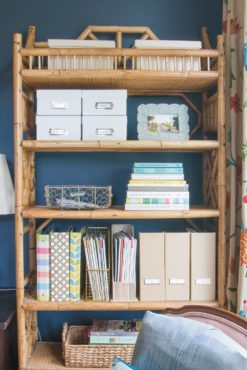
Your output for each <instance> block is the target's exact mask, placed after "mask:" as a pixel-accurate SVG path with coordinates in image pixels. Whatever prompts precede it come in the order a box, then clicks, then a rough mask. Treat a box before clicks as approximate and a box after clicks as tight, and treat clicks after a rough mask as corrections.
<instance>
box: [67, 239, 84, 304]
mask: <svg viewBox="0 0 247 370" xmlns="http://www.w3.org/2000/svg"><path fill="white" fill-rule="evenodd" d="M80 292H81V233H78V232H70V245H69V300H70V301H79V300H80Z"/></svg>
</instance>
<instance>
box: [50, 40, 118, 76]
mask: <svg viewBox="0 0 247 370" xmlns="http://www.w3.org/2000/svg"><path fill="white" fill-rule="evenodd" d="M48 46H49V47H50V48H102V49H105V48H106V49H113V48H115V47H116V43H115V41H104V40H51V39H50V40H48ZM48 69H66V70H67V69H85V70H87V69H88V70H92V69H94V70H99V69H102V70H104V69H105V70H109V69H114V57H108V56H105V57H104V56H48Z"/></svg>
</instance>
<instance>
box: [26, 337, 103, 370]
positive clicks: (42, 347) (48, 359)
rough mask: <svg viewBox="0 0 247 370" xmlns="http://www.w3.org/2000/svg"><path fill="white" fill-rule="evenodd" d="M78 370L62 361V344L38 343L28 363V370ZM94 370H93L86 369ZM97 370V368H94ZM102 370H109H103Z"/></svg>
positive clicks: (91, 369)
mask: <svg viewBox="0 0 247 370" xmlns="http://www.w3.org/2000/svg"><path fill="white" fill-rule="evenodd" d="M61 369H63V370H65V369H66V370H78V368H77V369H76V368H74V367H73V368H72V367H65V366H64V362H63V359H62V346H61V344H60V343H50V342H37V343H36V345H35V348H34V351H33V354H32V356H31V358H30V359H29V361H28V363H27V370H61ZM84 370H93V368H90V369H89V368H88V369H86V368H84ZM94 370H96V368H94ZM101 370H108V369H107V368H101Z"/></svg>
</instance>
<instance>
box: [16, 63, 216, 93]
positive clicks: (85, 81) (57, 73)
mask: <svg viewBox="0 0 247 370" xmlns="http://www.w3.org/2000/svg"><path fill="white" fill-rule="evenodd" d="M21 75H22V78H23V82H24V84H25V85H26V86H27V87H28V88H29V89H46V88H47V89H48V88H49V89H50V88H90V89H96V88H97V89H127V90H128V91H129V92H130V93H138V94H139V95H141V94H142V93H143V94H146V95H148V93H150V94H152V93H162V92H164V91H166V92H201V91H204V90H207V89H209V88H210V87H211V86H213V85H215V84H216V83H217V79H218V72H217V71H200V72H154V71H136V70H110V71H107V70H106V71H104V70H99V71H84V70H77V71H76V70H45V69H43V70H39V69H23V70H22V72H21Z"/></svg>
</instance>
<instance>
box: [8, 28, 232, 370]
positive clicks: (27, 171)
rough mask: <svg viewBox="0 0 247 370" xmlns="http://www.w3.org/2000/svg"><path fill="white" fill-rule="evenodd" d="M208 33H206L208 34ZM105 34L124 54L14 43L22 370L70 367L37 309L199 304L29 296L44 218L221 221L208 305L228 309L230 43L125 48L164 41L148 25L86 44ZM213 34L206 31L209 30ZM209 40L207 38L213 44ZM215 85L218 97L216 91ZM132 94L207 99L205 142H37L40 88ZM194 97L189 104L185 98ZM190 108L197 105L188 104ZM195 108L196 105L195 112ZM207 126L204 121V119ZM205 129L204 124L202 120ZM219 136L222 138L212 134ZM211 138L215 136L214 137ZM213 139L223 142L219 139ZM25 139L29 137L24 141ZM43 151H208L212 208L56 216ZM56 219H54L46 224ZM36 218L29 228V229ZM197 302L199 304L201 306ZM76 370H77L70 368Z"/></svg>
mask: <svg viewBox="0 0 247 370" xmlns="http://www.w3.org/2000/svg"><path fill="white" fill-rule="evenodd" d="M204 31H205V30H204ZM98 32H110V33H114V34H116V45H117V47H116V49H49V48H48V47H47V43H46V42H36V40H35V28H34V27H29V29H28V34H27V42H26V45H25V47H23V46H22V35H21V34H15V35H14V40H13V77H14V78H13V80H14V85H13V92H14V143H15V189H16V213H15V228H16V288H17V321H18V347H19V370H27V369H29V370H30V369H33V370H42V369H48V370H55V369H58V370H59V369H65V367H64V365H63V363H62V360H61V347H60V345H59V344H54V343H45V342H37V338H38V330H37V311H42V310H47V311H52V310H55V311H60V310H63V311H70V310H81V311H84V310H102V311H105V310H133V311H135V310H137V311H138V310H145V309H153V310H162V309H164V308H166V307H181V306H182V305H185V304H186V305H187V304H192V302H187V301H186V302H182V301H181V302H145V303H144V302H132V303H123V302H122V303H117V302H85V301H83V300H81V301H79V302H78V303H73V302H68V303H59V304H58V303H54V302H49V303H42V302H38V301H37V300H36V299H35V298H33V297H32V296H30V295H28V294H27V293H26V290H25V287H26V286H31V287H34V286H35V279H36V276H35V275H36V274H35V271H36V249H35V235H36V219H45V220H44V223H48V222H50V220H51V219H53V218H57V219H64V218H66V219H95V220H96V219H109V220H113V219H125V220H129V219H153V220H154V219H169V218H170V219H179V218H181V219H187V220H188V221H189V222H192V219H194V218H214V219H215V221H216V224H217V225H218V262H217V263H218V275H217V285H218V294H217V301H215V302H203V305H209V306H216V305H219V306H224V304H225V286H226V234H225V231H226V218H225V211H226V209H225V208H226V204H225V199H226V171H225V157H226V153H225V60H224V57H225V54H224V38H223V36H218V39H217V48H216V49H215V50H213V49H209V48H210V44H209V43H208V42H206V43H205V42H204V45H206V47H207V48H208V49H202V50H151V49H150V50H147V49H143V50H141V49H139V50H138V49H133V48H131V49H123V48H122V37H123V34H124V33H133V32H134V33H139V34H140V35H141V38H142V39H157V36H156V35H155V34H154V33H153V32H152V31H151V30H150V29H149V28H147V27H119V26H111V27H107V28H105V27H98V26H89V27H88V28H87V29H86V30H84V31H83V32H82V33H81V34H80V35H79V38H80V39H86V38H89V39H92V40H95V39H97V36H96V35H97V33H98ZM204 35H205V32H204ZM206 41H207V40H206ZM49 56H55V57H56V56H57V57H59V56H63V57H65V60H66V58H67V57H70V58H71V57H73V56H74V57H76V56H108V57H111V58H113V61H114V63H113V65H114V68H113V69H112V70H99V71H92V70H89V71H83V70H49V69H47V60H48V57H49ZM141 56H152V57H154V58H158V57H163V58H176V57H181V58H182V61H183V62H182V63H183V65H184V62H185V60H186V59H185V58H191V59H192V58H193V57H198V58H200V60H201V65H202V67H203V68H202V70H201V71H198V72H186V71H185V70H182V71H180V72H157V71H143V70H137V69H136V60H137V58H138V57H141ZM212 86H215V87H216V88H217V92H216V93H215V94H214V95H211V94H210V93H209V89H210V88H211V87H212ZM56 87H57V88H73V87H76V88H107V89H112V88H127V89H128V94H129V95H140V96H145V95H146V96H153V95H176V94H177V95H180V96H182V95H183V96H185V94H184V93H186V92H200V93H202V103H203V104H202V112H199V115H200V114H201V113H202V127H203V133H204V137H203V139H204V140H190V141H178V142H167V141H155V142H154V141H148V142H144V141H136V140H131V141H124V142H121V141H116V142H106V141H105V142H102V141H94V142H42V141H36V140H33V129H34V116H35V111H34V102H35V96H34V90H35V89H37V88H44V89H47V88H56ZM185 99H188V98H185ZM187 103H189V100H188V101H187ZM192 108H193V107H192ZM199 121H200V119H199ZM199 124H200V122H199ZM211 134H213V135H214V136H212V135H211ZM210 135H211V136H210ZM211 137H214V138H215V137H217V139H216V140H211ZM24 138H25V139H24ZM36 152H192V153H193V152H201V153H202V155H203V174H204V175H203V192H204V205H202V206H197V207H196V206H194V207H191V209H190V210H189V211H153V212H145V211H124V209H123V207H113V208H110V209H107V210H94V211H88V210H85V211H68V210H66V211H65V210H54V209H47V208H46V207H41V206H37V205H36V204H35V199H36V197H35V157H36ZM46 219H48V220H46ZM27 220H28V224H27ZM27 233H28V234H29V271H28V273H27V276H25V275H24V235H25V234H27ZM194 303H195V302H193V304H194ZM70 370H75V369H70Z"/></svg>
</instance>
